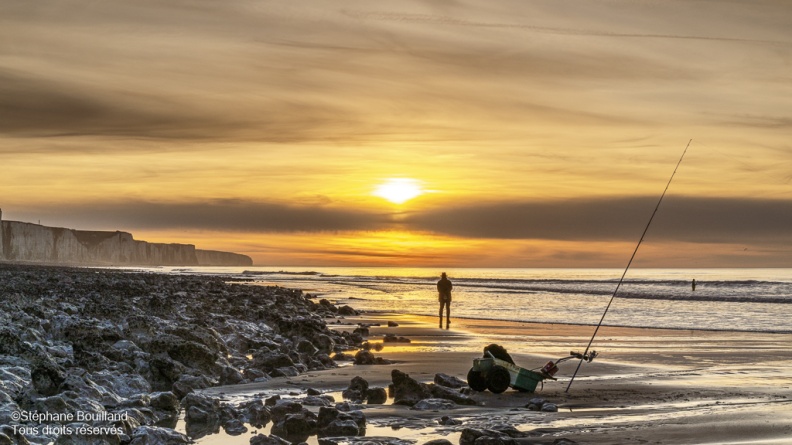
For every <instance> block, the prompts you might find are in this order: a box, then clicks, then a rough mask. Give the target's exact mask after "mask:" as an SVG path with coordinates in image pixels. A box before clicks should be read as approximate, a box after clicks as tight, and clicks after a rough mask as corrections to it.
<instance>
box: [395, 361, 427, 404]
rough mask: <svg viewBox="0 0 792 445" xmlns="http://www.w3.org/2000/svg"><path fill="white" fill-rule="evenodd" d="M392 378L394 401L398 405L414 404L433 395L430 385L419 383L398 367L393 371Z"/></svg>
mask: <svg viewBox="0 0 792 445" xmlns="http://www.w3.org/2000/svg"><path fill="white" fill-rule="evenodd" d="M391 379H392V380H393V403H394V404H396V405H408V406H413V405H415V404H416V403H418V402H419V401H421V400H423V399H428V398H431V396H432V393H431V391H430V390H429V387H428V385H426V384H424V383H419V382H418V381H416V380H415V379H413V378H411V377H410V376H409V375H408V374H406V373H403V372H401V371H399V370H398V369H394V370H393V371H391Z"/></svg>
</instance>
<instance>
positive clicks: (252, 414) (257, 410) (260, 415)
mask: <svg viewBox="0 0 792 445" xmlns="http://www.w3.org/2000/svg"><path fill="white" fill-rule="evenodd" d="M240 410H241V411H242V413H243V416H244V418H245V420H246V421H247V423H249V424H251V425H253V426H254V427H256V428H263V427H264V425H266V424H267V423H268V422H269V421H270V419H271V418H272V415H271V414H270V411H269V409H267V407H266V406H264V403H263V402H262V401H261V399H256V400H251V401H249V402H247V403H243V404H242V405H241V406H240Z"/></svg>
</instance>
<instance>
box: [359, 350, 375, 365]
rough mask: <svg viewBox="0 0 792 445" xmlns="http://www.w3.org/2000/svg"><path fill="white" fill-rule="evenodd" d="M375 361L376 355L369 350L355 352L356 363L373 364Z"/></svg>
mask: <svg viewBox="0 0 792 445" xmlns="http://www.w3.org/2000/svg"><path fill="white" fill-rule="evenodd" d="M376 363H377V359H376V357H374V354H372V353H371V352H369V351H366V350H360V351H358V352H357V354H355V364H356V365H374V364H376Z"/></svg>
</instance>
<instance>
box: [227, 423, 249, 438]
mask: <svg viewBox="0 0 792 445" xmlns="http://www.w3.org/2000/svg"><path fill="white" fill-rule="evenodd" d="M223 429H224V430H225V432H226V433H227V434H228V435H229V436H239V435H240V434H244V433H247V431H248V429H247V427H245V425H243V424H242V422H241V421H240V420H239V419H231V420H229V421H228V422H226V423H224V424H223Z"/></svg>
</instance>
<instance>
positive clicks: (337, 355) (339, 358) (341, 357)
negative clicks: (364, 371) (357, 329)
mask: <svg viewBox="0 0 792 445" xmlns="http://www.w3.org/2000/svg"><path fill="white" fill-rule="evenodd" d="M354 359H355V357H353V356H351V355H349V354H347V353H344V352H336V353H335V354H333V360H335V361H337V362H340V361H345V360H354Z"/></svg>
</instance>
